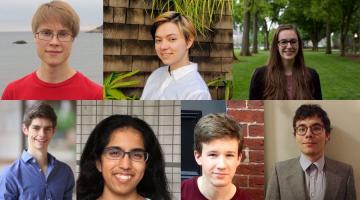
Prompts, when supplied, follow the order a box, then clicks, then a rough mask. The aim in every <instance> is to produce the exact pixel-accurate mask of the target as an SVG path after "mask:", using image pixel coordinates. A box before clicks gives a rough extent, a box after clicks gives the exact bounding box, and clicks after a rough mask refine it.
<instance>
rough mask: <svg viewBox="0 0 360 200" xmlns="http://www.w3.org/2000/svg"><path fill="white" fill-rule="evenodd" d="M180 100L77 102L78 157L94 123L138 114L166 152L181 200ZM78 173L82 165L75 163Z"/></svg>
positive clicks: (168, 169) (172, 183) (171, 181)
mask: <svg viewBox="0 0 360 200" xmlns="http://www.w3.org/2000/svg"><path fill="white" fill-rule="evenodd" d="M180 110H181V102H180V101H77V121H76V123H77V127H76V160H77V163H79V160H80V156H81V152H82V149H83V148H84V146H85V143H86V141H87V139H88V137H89V134H90V132H91V131H92V129H93V128H94V127H95V125H96V124H97V123H98V122H100V121H101V120H102V119H104V118H106V117H107V116H109V115H112V114H126V115H132V116H136V117H138V118H140V119H143V120H144V121H146V122H147V123H148V124H149V125H150V126H151V127H152V129H153V130H154V132H155V134H156V136H157V137H158V140H159V142H160V144H161V147H162V149H163V152H164V157H165V162H166V169H165V170H166V175H167V178H168V181H169V184H170V189H171V191H172V193H173V195H174V199H180V129H181V128H180ZM76 172H77V174H76V175H78V173H79V165H78V164H77V166H76Z"/></svg>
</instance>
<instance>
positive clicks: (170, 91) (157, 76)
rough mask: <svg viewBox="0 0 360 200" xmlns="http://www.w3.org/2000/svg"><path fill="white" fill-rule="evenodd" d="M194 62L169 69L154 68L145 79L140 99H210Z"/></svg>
mask: <svg viewBox="0 0 360 200" xmlns="http://www.w3.org/2000/svg"><path fill="white" fill-rule="evenodd" d="M197 69H198V67H197V64H196V63H190V64H189V65H186V66H183V67H180V68H178V69H176V70H173V71H170V73H169V66H164V67H160V68H158V69H156V70H155V71H154V72H153V73H151V75H150V76H149V78H148V79H147V81H146V84H145V87H144V91H143V93H142V95H141V98H140V99H141V100H211V95H210V92H209V89H208V87H207V85H206V83H205V81H204V80H203V79H202V77H201V75H200V74H199V72H198V71H197Z"/></svg>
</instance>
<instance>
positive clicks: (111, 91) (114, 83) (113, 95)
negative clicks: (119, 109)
mask: <svg viewBox="0 0 360 200" xmlns="http://www.w3.org/2000/svg"><path fill="white" fill-rule="evenodd" d="M138 72H139V70H135V71H132V72H126V73H119V72H111V73H110V75H109V76H107V77H106V78H105V79H104V81H103V85H104V97H105V99H115V100H135V99H138V97H136V96H132V97H129V96H126V95H125V94H124V93H123V92H122V91H121V88H127V87H130V86H136V85H137V84H139V83H140V81H139V80H130V81H124V79H126V78H129V77H132V76H134V75H135V74H137V73H138Z"/></svg>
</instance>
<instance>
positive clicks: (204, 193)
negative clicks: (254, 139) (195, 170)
mask: <svg viewBox="0 0 360 200" xmlns="http://www.w3.org/2000/svg"><path fill="white" fill-rule="evenodd" d="M242 143H243V136H242V134H241V127H240V125H239V124H238V123H237V122H236V121H234V120H233V119H232V118H230V117H229V116H228V115H226V114H209V115H206V116H204V117H202V118H201V119H200V120H199V122H198V123H197V124H196V126H195V130H194V148H195V150H194V156H195V160H196V162H197V163H198V164H199V165H200V166H201V169H202V175H201V176H200V177H193V178H191V179H187V180H185V181H182V182H181V199H182V200H240V199H241V200H249V199H250V197H249V196H248V195H247V194H246V193H245V192H244V191H242V190H240V188H239V187H237V186H235V185H234V184H233V183H232V179H233V177H234V175H235V172H236V169H237V167H238V166H239V165H240V161H241V156H242V155H241V151H242Z"/></svg>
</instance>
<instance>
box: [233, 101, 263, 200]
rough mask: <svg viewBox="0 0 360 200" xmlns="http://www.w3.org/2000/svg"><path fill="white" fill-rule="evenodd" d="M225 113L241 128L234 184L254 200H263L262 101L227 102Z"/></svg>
mask: <svg viewBox="0 0 360 200" xmlns="http://www.w3.org/2000/svg"><path fill="white" fill-rule="evenodd" d="M227 113H228V114H229V115H231V116H232V117H233V118H234V119H235V120H236V121H237V122H239V123H240V124H241V125H242V127H243V134H244V147H243V155H242V156H243V157H242V162H241V164H240V166H239V168H238V169H237V172H236V175H235V177H234V180H233V181H234V183H235V184H236V185H238V186H240V187H241V188H243V189H244V190H246V192H247V193H248V194H249V195H250V196H251V197H252V199H254V200H263V199H264V195H265V192H264V171H265V166H264V163H265V160H264V104H263V101H249V100H248V101H228V102H227Z"/></svg>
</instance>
